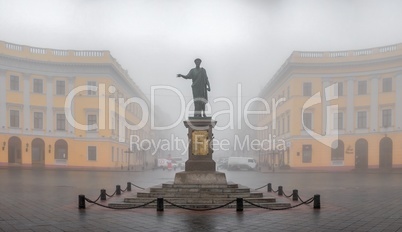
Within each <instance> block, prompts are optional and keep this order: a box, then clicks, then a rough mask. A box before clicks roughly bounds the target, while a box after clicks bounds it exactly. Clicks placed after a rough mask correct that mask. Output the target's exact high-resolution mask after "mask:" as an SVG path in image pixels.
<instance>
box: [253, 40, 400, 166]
mask: <svg viewBox="0 0 402 232" xmlns="http://www.w3.org/2000/svg"><path fill="white" fill-rule="evenodd" d="M260 97H261V98H263V99H265V100H267V102H268V103H271V99H276V100H277V101H278V99H280V98H284V99H286V100H284V101H283V102H281V103H279V104H278V106H277V107H276V117H273V115H272V109H271V114H265V115H260V117H259V118H258V120H257V121H258V126H260V127H261V128H264V129H263V130H259V131H258V132H257V138H258V139H261V140H264V139H268V138H269V137H270V136H271V138H272V139H274V138H275V139H276V140H283V141H286V142H285V144H286V146H285V147H286V149H276V150H275V149H270V150H267V149H261V151H260V152H259V155H260V164H261V168H262V169H267V168H272V167H289V166H290V167H292V168H325V169H327V168H328V169H336V168H343V169H353V168H357V169H367V168H391V167H398V166H399V167H400V166H401V165H402V146H401V144H400V143H399V142H400V141H401V136H402V130H401V128H402V44H397V45H391V46H385V47H377V48H370V49H364V50H351V51H335V52H293V53H292V54H291V56H290V57H289V58H288V59H287V60H286V61H285V63H284V64H283V65H282V67H281V68H280V69H279V70H278V71H277V73H276V74H275V75H274V76H273V78H272V79H271V80H270V81H269V82H268V83H267V85H266V86H265V87H264V89H263V91H262V92H261V94H260ZM271 107H275V106H272V105H271ZM260 109H263V108H262V107H260Z"/></svg>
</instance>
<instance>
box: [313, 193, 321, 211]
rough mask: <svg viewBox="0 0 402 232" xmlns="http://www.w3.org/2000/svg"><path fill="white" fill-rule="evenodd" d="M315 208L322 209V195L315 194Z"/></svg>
mask: <svg viewBox="0 0 402 232" xmlns="http://www.w3.org/2000/svg"><path fill="white" fill-rule="evenodd" d="M314 209H321V202H320V195H319V194H316V195H314Z"/></svg>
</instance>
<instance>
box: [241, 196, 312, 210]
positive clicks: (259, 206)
mask: <svg viewBox="0 0 402 232" xmlns="http://www.w3.org/2000/svg"><path fill="white" fill-rule="evenodd" d="M313 201H314V197H312V198H310V199H308V200H307V201H306V202H301V203H300V204H297V205H293V206H289V207H285V208H270V207H266V206H262V205H257V204H255V203H253V202H251V201H248V200H245V199H244V202H247V203H249V204H250V205H252V206H255V207H257V208H262V209H268V210H285V209H292V208H296V207H299V206H301V205H304V204H310V203H311V202H313Z"/></svg>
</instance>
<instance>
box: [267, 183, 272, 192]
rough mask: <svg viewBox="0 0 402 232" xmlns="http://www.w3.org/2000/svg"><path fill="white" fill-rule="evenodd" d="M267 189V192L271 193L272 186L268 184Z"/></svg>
mask: <svg viewBox="0 0 402 232" xmlns="http://www.w3.org/2000/svg"><path fill="white" fill-rule="evenodd" d="M267 188H268V192H272V184H271V183H268V186H267Z"/></svg>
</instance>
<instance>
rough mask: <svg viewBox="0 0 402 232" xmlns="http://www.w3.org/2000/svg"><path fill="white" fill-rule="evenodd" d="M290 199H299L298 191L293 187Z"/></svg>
mask: <svg viewBox="0 0 402 232" xmlns="http://www.w3.org/2000/svg"><path fill="white" fill-rule="evenodd" d="M292 200H293V201H298V200H299V191H298V190H297V189H293V195H292Z"/></svg>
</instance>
